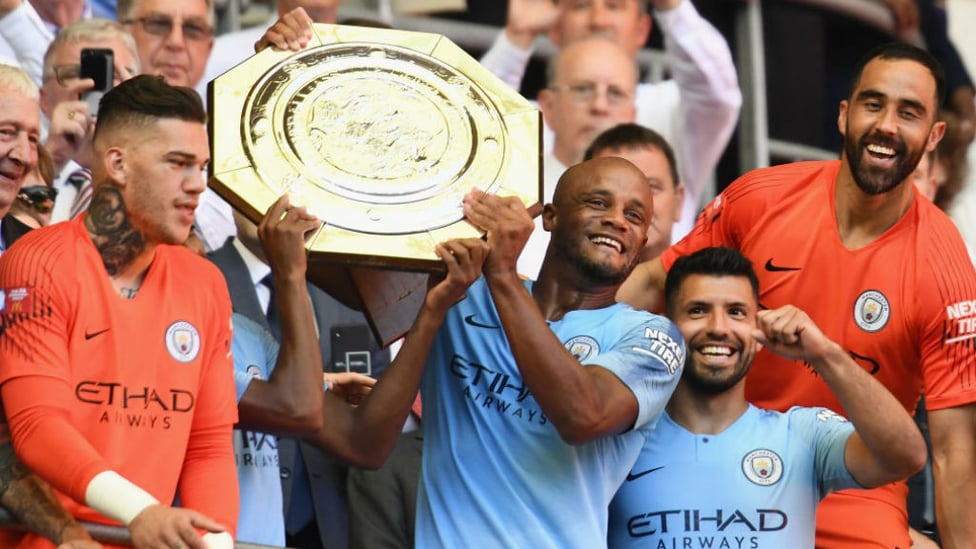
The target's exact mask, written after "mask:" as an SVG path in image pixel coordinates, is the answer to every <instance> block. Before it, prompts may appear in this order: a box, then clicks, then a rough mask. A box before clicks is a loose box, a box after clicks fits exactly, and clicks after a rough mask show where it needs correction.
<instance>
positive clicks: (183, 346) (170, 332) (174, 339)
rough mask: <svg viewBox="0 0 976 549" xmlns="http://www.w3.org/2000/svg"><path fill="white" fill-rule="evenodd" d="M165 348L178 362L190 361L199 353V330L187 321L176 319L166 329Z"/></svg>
mask: <svg viewBox="0 0 976 549" xmlns="http://www.w3.org/2000/svg"><path fill="white" fill-rule="evenodd" d="M165 340H166V350H167V351H169V356H171V357H173V358H174V359H176V360H177V361H179V362H190V361H192V360H193V359H195V358H196V357H197V355H198V354H200V332H198V331H197V329H196V327H195V326H193V324H190V323H189V322H186V321H183V320H178V321H176V322H174V323H172V324H170V325H169V328H167V329H166V337H165Z"/></svg>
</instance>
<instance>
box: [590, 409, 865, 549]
mask: <svg viewBox="0 0 976 549" xmlns="http://www.w3.org/2000/svg"><path fill="white" fill-rule="evenodd" d="M853 431H854V427H853V426H852V425H851V424H850V423H849V422H848V421H847V420H845V419H844V418H842V417H841V416H839V415H837V414H835V413H834V412H832V411H830V410H828V409H826V408H802V407H794V408H791V409H790V410H788V411H787V412H785V413H781V412H775V411H768V410H762V409H760V408H756V407H755V406H752V405H749V408H748V409H747V410H746V412H745V413H744V414H743V415H742V417H740V418H739V419H738V420H736V422H735V423H733V424H732V425H730V426H729V427H728V428H727V429H726V430H725V431H723V432H722V433H720V434H718V435H695V434H692V433H690V432H688V431H687V430H685V429H684V428H683V427H681V426H679V425H678V424H676V423H675V422H674V421H673V420H672V419H671V418H670V417H669V416H668V415H667V413H665V414H664V415H663V416H662V418H661V420H660V421H659V422H658V423H657V426H656V427H655V428H654V430H653V431H652V432H651V433H650V434H649V436H648V438H647V443H646V444H645V445H644V448H643V449H642V450H641V452H640V457H639V458H638V459H637V463H635V464H634V467H633V469H632V470H631V471H630V473H629V474H628V475H627V478H626V480H625V481H624V483H623V485H622V486H621V487H620V490H619V491H618V492H617V495H616V496H615V497H614V499H613V503H611V505H610V535H609V538H608V539H609V547H611V548H613V549H619V548H624V547H641V548H654V549H657V548H667V549H676V548H681V549H686V548H694V549H699V548H702V549H704V548H709V549H719V548H734V549H785V548H789V549H799V548H803V547H810V548H812V547H813V540H814V530H815V527H814V526H815V523H816V512H817V503H819V502H820V500H821V499H822V498H823V497H824V496H826V495H827V494H828V493H830V492H833V491H835V490H843V489H846V488H857V487H859V485H858V484H857V483H856V482H855V480H854V479H853V477H851V475H850V473H849V472H848V471H847V467H846V466H845V465H844V448H845V446H846V444H847V438H848V437H849V436H850V434H851V433H852V432H853Z"/></svg>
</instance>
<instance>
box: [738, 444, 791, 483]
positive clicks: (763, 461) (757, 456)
mask: <svg viewBox="0 0 976 549" xmlns="http://www.w3.org/2000/svg"><path fill="white" fill-rule="evenodd" d="M742 472H743V473H744V474H745V475H746V478H747V479H749V480H751V481H752V482H753V483H755V484H758V485H759V486H770V485H772V484H776V483H777V482H779V479H781V478H783V460H782V459H780V457H779V455H778V454H777V453H776V452H774V451H772V450H766V449H763V448H761V449H759V450H753V451H751V452H749V453H748V454H746V457H744V458H742Z"/></svg>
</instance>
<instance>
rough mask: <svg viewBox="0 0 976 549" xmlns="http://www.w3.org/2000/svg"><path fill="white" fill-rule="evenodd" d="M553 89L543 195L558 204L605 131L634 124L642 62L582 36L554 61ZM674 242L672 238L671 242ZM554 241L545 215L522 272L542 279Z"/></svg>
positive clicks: (548, 93) (545, 97)
mask: <svg viewBox="0 0 976 549" xmlns="http://www.w3.org/2000/svg"><path fill="white" fill-rule="evenodd" d="M548 80H549V83H548V87H547V88H546V89H544V90H542V91H541V92H540V93H539V107H540V108H541V109H542V116H543V119H544V120H545V121H546V124H547V125H548V126H549V127H550V128H552V130H553V140H554V145H553V150H552V151H549V152H546V153H545V154H544V155H543V157H542V162H543V164H542V180H543V185H542V191H543V192H542V195H543V196H542V199H543V202H544V203H548V202H552V196H553V192H554V191H555V189H556V182H557V181H559V177H560V176H562V174H563V172H565V171H566V166H571V165H573V164H576V163H577V162H579V161H581V160H582V159H583V152H584V151H585V150H586V147H587V145H589V144H590V142H591V141H593V138H594V137H596V136H597V134H599V133H600V132H602V131H603V130H606V129H608V128H611V127H613V126H615V125H617V124H621V123H625V122H633V120H634V112H635V111H634V94H635V90H636V87H637V66H636V65H634V62H633V59H631V58H629V57H628V56H627V54H626V53H625V52H624V51H622V50H621V49H620V48H619V47H617V46H616V44H614V43H613V42H611V41H609V40H607V39H605V38H603V37H601V36H595V37H589V38H583V39H580V40H579V41H577V42H574V43H573V44H571V45H569V46H568V47H566V48H564V49H563V50H561V51H560V52H559V54H558V55H557V56H556V57H555V58H554V59H553V60H552V62H551V63H550V64H549V76H548ZM669 243H670V242H669ZM548 244H549V234H548V233H546V232H545V231H544V230H543V229H542V219H541V218H539V217H536V218H535V230H534V231H533V232H532V236H530V237H529V241H528V242H527V243H526V245H525V249H524V250H523V251H522V255H521V256H519V263H518V270H519V273H520V274H522V275H523V276H526V277H528V278H532V279H534V278H536V277H537V276H538V274H539V268H540V267H541V265H542V260H543V257H544V256H545V254H546V247H547V246H548Z"/></svg>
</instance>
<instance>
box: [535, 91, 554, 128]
mask: <svg viewBox="0 0 976 549" xmlns="http://www.w3.org/2000/svg"><path fill="white" fill-rule="evenodd" d="M554 99H555V97H554V95H553V93H552V90H550V89H549V88H542V89H541V90H539V95H537V96H536V97H535V102H536V103H538V104H539V110H540V111H542V121H543V122H545V123H546V126H549V127H550V128H551V127H552V122H551V121H550V115H549V113H550V112H552V102H553V100H554Z"/></svg>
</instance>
